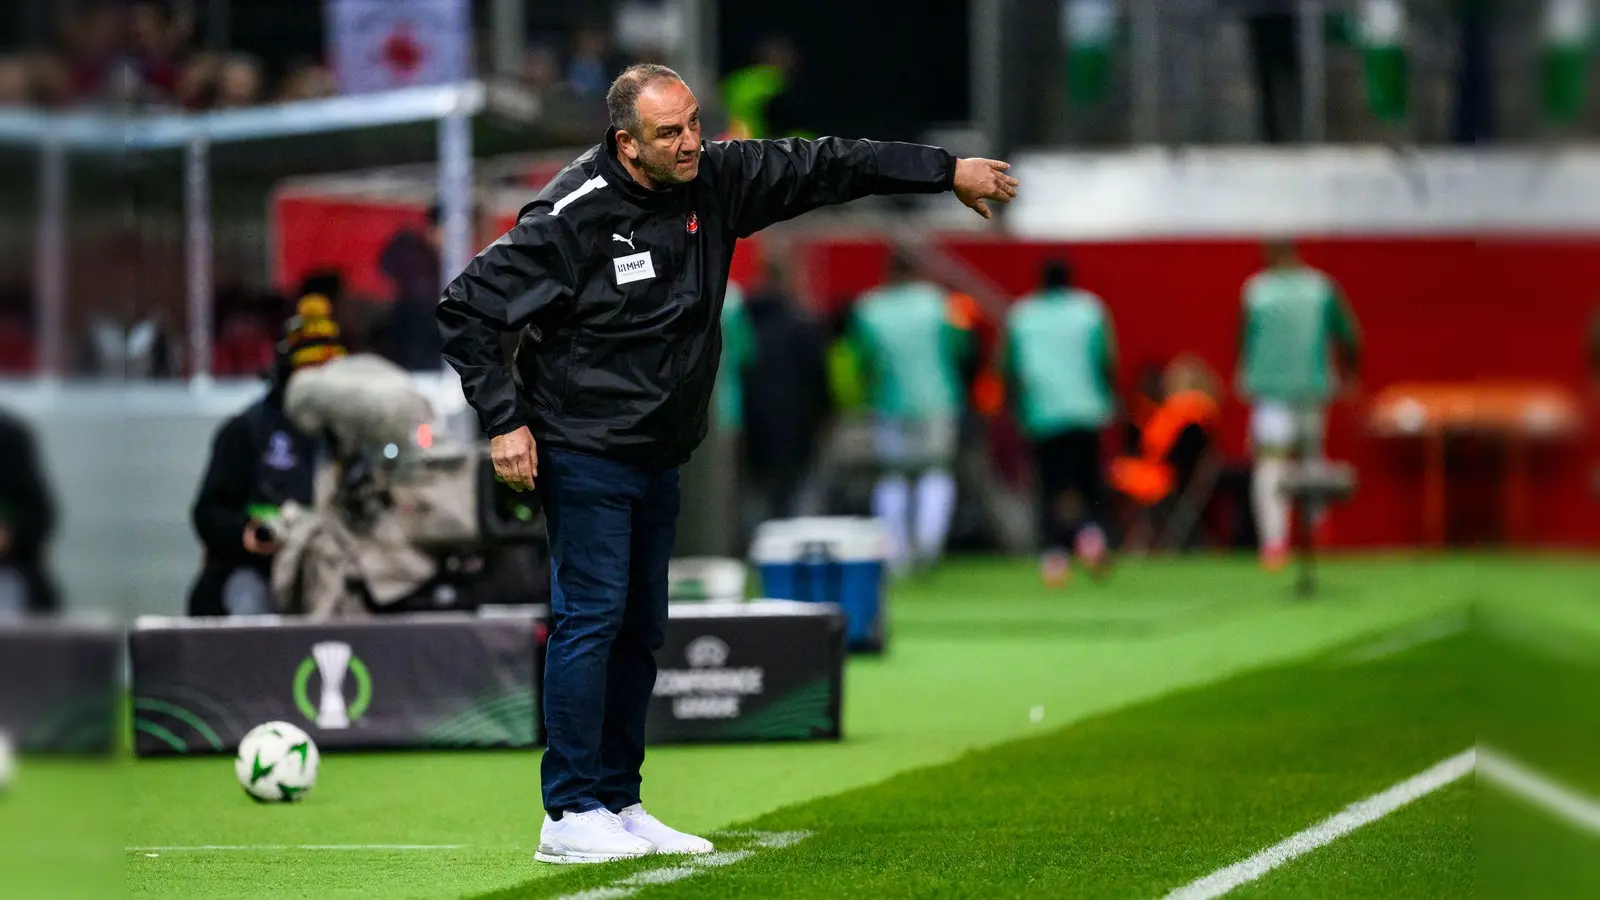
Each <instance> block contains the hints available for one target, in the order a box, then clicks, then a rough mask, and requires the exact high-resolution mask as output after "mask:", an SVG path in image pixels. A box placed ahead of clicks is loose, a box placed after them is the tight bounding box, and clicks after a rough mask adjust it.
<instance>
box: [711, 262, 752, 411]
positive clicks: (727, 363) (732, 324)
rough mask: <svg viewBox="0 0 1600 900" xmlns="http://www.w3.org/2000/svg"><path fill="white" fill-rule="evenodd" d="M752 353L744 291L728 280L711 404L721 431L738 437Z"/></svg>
mask: <svg viewBox="0 0 1600 900" xmlns="http://www.w3.org/2000/svg"><path fill="white" fill-rule="evenodd" d="M754 354H755V335H754V334H753V333H752V332H751V330H750V314H749V313H748V312H747V311H746V310H745V308H744V290H743V289H742V288H740V287H739V285H737V284H735V283H734V282H731V281H730V282H728V294H727V298H726V299H725V300H723V302H722V361H721V363H720V364H719V365H718V367H717V387H716V393H715V400H714V405H713V410H714V413H715V416H716V422H717V428H718V429H719V430H721V431H726V432H728V433H730V434H738V433H739V432H740V431H742V430H743V429H744V369H745V367H747V366H748V365H749V364H750V361H751V359H752V358H753V356H754Z"/></svg>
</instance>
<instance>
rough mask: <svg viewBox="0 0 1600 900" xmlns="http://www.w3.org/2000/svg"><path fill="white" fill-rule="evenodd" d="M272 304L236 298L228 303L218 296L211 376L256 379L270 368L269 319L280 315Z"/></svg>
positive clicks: (272, 349)
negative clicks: (269, 308)
mask: <svg viewBox="0 0 1600 900" xmlns="http://www.w3.org/2000/svg"><path fill="white" fill-rule="evenodd" d="M276 305H277V304H276V303H275V302H272V301H271V300H266V301H263V300H262V299H259V298H251V299H250V300H245V299H243V298H235V299H234V302H228V301H227V300H226V299H225V298H224V297H223V296H222V295H221V294H219V295H218V298H217V317H218V318H219V319H220V320H221V321H222V327H221V328H220V329H218V333H217V340H216V346H215V348H214V349H213V351H212V361H211V372H212V374H214V375H217V376H221V377H230V376H241V375H259V374H261V373H263V372H266V371H268V370H270V369H271V368H272V365H273V360H274V358H275V356H276V355H277V349H278V348H277V338H276V335H275V329H273V328H272V326H271V325H270V324H269V323H270V321H271V318H270V317H271V315H272V314H273V313H277V314H278V315H282V313H281V312H280V311H278V310H276V309H274V310H270V311H269V310H268V309H267V307H269V306H276Z"/></svg>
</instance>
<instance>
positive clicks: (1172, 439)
mask: <svg viewBox="0 0 1600 900" xmlns="http://www.w3.org/2000/svg"><path fill="white" fill-rule="evenodd" d="M1157 373H1158V379H1159V380H1158V383H1157V385H1156V386H1155V387H1154V388H1152V389H1149V390H1148V391H1146V392H1145V393H1147V394H1148V397H1149V399H1151V400H1152V401H1153V402H1154V405H1153V406H1151V407H1150V409H1149V410H1148V414H1147V415H1146V416H1145V417H1144V418H1143V419H1142V421H1141V423H1140V429H1139V440H1138V443H1137V444H1135V445H1134V446H1131V447H1129V448H1128V449H1129V452H1128V453H1127V454H1125V455H1123V456H1119V457H1117V458H1116V459H1114V460H1112V461H1111V484H1112V486H1113V487H1115V488H1116V490H1117V492H1118V493H1120V494H1122V495H1123V496H1125V497H1127V498H1129V499H1130V500H1132V501H1133V502H1134V503H1135V504H1137V505H1138V506H1139V507H1140V509H1141V510H1143V511H1144V515H1147V516H1152V517H1153V518H1152V519H1151V520H1150V522H1151V524H1152V526H1154V525H1158V524H1160V522H1159V520H1162V519H1165V518H1166V517H1167V516H1168V515H1170V513H1171V512H1172V508H1173V504H1174V503H1175V502H1176V498H1178V497H1182V496H1183V495H1184V494H1185V493H1186V492H1187V491H1188V490H1189V486H1190V484H1191V482H1192V481H1193V480H1194V478H1195V475H1196V473H1197V471H1198V470H1199V468H1200V463H1201V461H1202V460H1203V459H1204V458H1205V456H1206V454H1207V453H1208V452H1211V451H1212V449H1213V447H1214V440H1213V437H1214V436H1213V431H1214V430H1215V428H1216V423H1217V416H1218V407H1217V397H1218V392H1217V379H1216V376H1215V375H1214V374H1212V372H1211V369H1210V367H1208V366H1207V365H1206V364H1205V363H1204V362H1203V361H1202V360H1201V359H1200V358H1199V357H1197V356H1193V355H1189V354H1185V355H1183V356H1179V357H1178V358H1177V359H1174V360H1173V361H1172V363H1171V364H1170V365H1168V366H1167V368H1166V371H1165V372H1161V371H1160V370H1157Z"/></svg>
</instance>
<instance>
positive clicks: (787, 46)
mask: <svg viewBox="0 0 1600 900" xmlns="http://www.w3.org/2000/svg"><path fill="white" fill-rule="evenodd" d="M799 68H800V55H799V53H798V52H797V51H796V50H795V48H794V45H793V44H791V43H789V41H787V40H786V39H784V38H777V37H775V38H769V39H768V40H766V41H765V42H764V43H762V45H761V47H760V48H759V49H758V50H757V51H756V59H755V62H754V63H752V64H751V65H749V66H746V67H745V68H743V69H740V70H738V71H737V72H734V73H732V74H731V75H729V76H728V77H727V78H726V79H724V80H723V83H722V102H723V105H725V106H726V107H727V109H728V118H729V123H728V129H729V136H730V137H734V138H768V137H788V136H793V135H800V134H801V132H800V131H799V130H798V129H799V128H800V124H801V122H802V121H803V120H804V118H805V114H804V112H803V110H802V108H801V100H800V97H801V94H800V92H799V91H798V90H796V89H795V86H794V78H795V75H796V73H797V72H798V70H799Z"/></svg>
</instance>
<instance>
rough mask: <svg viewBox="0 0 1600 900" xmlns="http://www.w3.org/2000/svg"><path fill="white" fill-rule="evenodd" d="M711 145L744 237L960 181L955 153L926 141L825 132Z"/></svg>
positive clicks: (732, 217) (731, 214)
mask: <svg viewBox="0 0 1600 900" xmlns="http://www.w3.org/2000/svg"><path fill="white" fill-rule="evenodd" d="M706 147H707V151H708V155H710V156H711V157H712V160H713V164H714V165H716V166H717V178H718V190H719V191H720V192H721V196H722V197H723V198H724V203H725V204H726V209H727V215H728V222H729V224H730V227H731V228H732V230H733V232H734V236H735V237H741V238H742V237H749V236H750V235H752V234H754V233H756V232H757V231H760V230H761V229H763V228H766V227H767V226H768V225H772V224H774V223H776V222H782V221H784V220H786V219H792V218H794V217H795V216H798V215H800V214H802V213H805V212H809V211H811V210H813V209H816V208H818V207H820V206H828V205H831V204H836V203H848V202H850V201H851V200H855V199H858V198H860V197H865V196H868V195H870V194H937V193H940V192H941V191H948V190H950V187H951V185H952V184H954V183H955V174H956V160H955V157H954V156H951V155H950V153H949V152H947V151H945V150H941V149H939V148H938V147H928V146H924V145H922V144H900V143H890V142H882V141H860V140H848V139H845V138H835V137H825V138H818V139H816V140H814V141H807V140H801V139H800V138H784V139H783V140H777V141H714V142H712V143H709V144H707V145H706Z"/></svg>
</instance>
